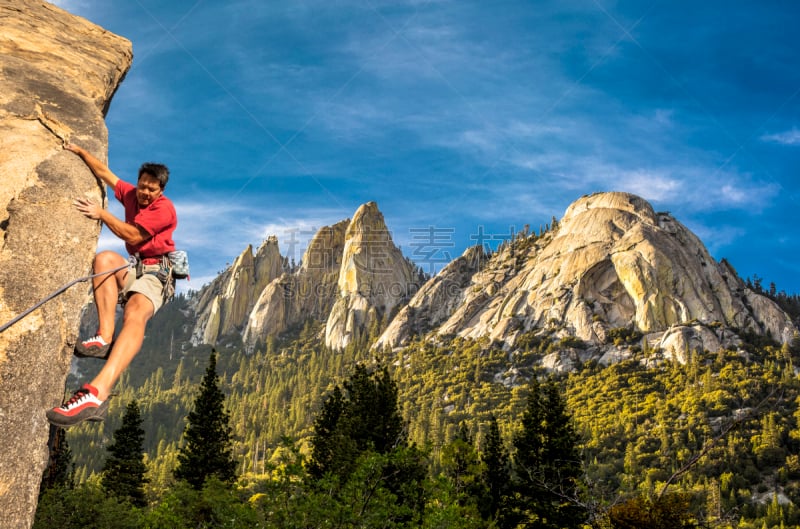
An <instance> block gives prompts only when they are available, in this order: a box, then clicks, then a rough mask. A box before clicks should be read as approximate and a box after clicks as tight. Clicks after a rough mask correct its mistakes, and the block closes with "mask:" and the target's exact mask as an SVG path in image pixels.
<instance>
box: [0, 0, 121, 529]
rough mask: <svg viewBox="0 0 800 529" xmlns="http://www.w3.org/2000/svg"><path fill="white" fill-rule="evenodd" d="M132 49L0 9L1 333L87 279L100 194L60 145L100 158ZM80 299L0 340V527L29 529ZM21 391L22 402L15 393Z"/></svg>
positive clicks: (67, 300)
mask: <svg viewBox="0 0 800 529" xmlns="http://www.w3.org/2000/svg"><path fill="white" fill-rule="evenodd" d="M132 58H133V55H132V51H131V44H130V42H129V41H127V40H126V39H124V38H121V37H118V36H116V35H114V34H112V33H109V32H108V31H105V30H104V29H102V28H100V27H98V26H96V25H94V24H91V23H89V22H87V21H86V20H84V19H82V18H79V17H75V16H73V15H70V14H68V13H67V12H65V11H62V10H61V9H58V8H56V7H54V6H52V5H50V4H47V3H45V2H40V1H31V0H13V1H10V0H0V143H1V144H2V149H0V180H2V182H3V184H2V186H0V204H1V205H2V208H3V213H2V214H0V234H2V239H0V322H2V323H5V322H6V321H9V320H11V319H12V318H13V317H15V316H16V315H17V314H20V313H22V312H23V311H25V310H26V309H27V308H28V307H31V306H32V305H34V304H35V303H36V302H37V301H39V300H41V299H43V298H44V297H45V296H47V295H48V294H49V293H50V292H53V291H55V290H57V289H58V288H59V287H60V286H62V285H64V284H66V283H68V282H70V281H71V280H73V279H75V278H76V271H77V275H83V274H85V273H88V272H89V270H90V269H91V262H92V258H93V256H94V252H95V248H96V245H97V237H98V235H99V232H100V226H99V224H98V223H97V222H94V221H90V220H88V219H85V218H84V217H83V216H82V215H80V214H79V213H78V212H77V211H76V210H75V209H74V207H73V206H72V201H73V199H74V198H75V197H77V196H87V197H90V198H93V199H95V200H103V199H104V198H105V197H104V196H103V190H102V189H101V187H100V186H99V185H98V183H97V181H96V180H95V179H94V177H93V176H92V174H91V173H90V172H89V170H88V169H87V168H86V166H85V165H84V164H83V163H82V162H81V161H80V159H78V158H77V157H76V156H75V155H74V154H72V153H70V152H67V151H64V150H63V149H62V146H63V144H64V143H65V142H66V141H72V142H75V143H79V144H80V145H82V146H84V147H85V148H87V149H89V150H90V151H91V152H93V153H95V154H96V155H97V156H98V157H101V158H103V157H104V156H105V153H106V151H107V132H106V127H105V122H104V119H103V118H104V116H105V113H106V112H107V110H108V107H109V104H110V102H111V98H112V96H113V95H114V92H115V90H116V89H117V86H118V85H119V83H120V82H121V81H122V79H123V77H124V76H125V73H126V72H127V71H128V69H129V67H130V65H131V60H132ZM87 293H88V290H87V288H85V287H74V288H72V289H70V290H68V291H66V292H65V293H64V294H63V295H61V296H59V297H58V299H57V300H54V301H51V302H49V303H47V304H45V305H43V306H42V307H41V308H39V309H37V310H36V311H34V312H33V313H31V314H30V315H28V316H26V317H25V318H24V319H22V320H21V321H19V322H18V323H17V324H15V325H14V326H12V327H10V328H8V329H7V330H6V331H4V332H3V333H2V334H0V385H2V389H3V391H2V392H0V395H2V396H0V410H2V411H0V445H2V447H3V450H2V452H3V456H2V458H0V520H2V521H1V522H0V526H2V527H4V528H26V527H30V525H31V524H32V522H33V515H34V512H35V509H36V500H37V493H38V489H39V482H40V479H41V476H42V471H43V470H44V468H45V465H46V463H47V458H48V450H47V440H48V433H49V430H50V427H49V424H48V423H47V419H46V418H45V410H46V409H48V408H51V407H53V406H56V405H58V404H60V403H61V402H62V398H63V396H64V381H65V378H66V375H67V372H68V370H69V365H70V360H71V358H72V347H73V346H74V344H75V340H76V338H77V336H76V335H77V330H78V324H79V317H80V313H81V307H82V306H83V305H84V304H85V303H86V301H87ZM20 387H24V388H25V391H16V389H17V388H20Z"/></svg>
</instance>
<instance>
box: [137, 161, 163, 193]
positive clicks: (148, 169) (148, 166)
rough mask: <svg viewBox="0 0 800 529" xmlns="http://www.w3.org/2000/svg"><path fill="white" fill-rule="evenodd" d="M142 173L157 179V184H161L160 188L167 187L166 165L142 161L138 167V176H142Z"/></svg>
mask: <svg viewBox="0 0 800 529" xmlns="http://www.w3.org/2000/svg"><path fill="white" fill-rule="evenodd" d="M142 173H147V174H149V175H153V176H154V177H155V178H156V180H158V184H159V185H160V186H161V189H162V190H163V189H164V188H165V187H167V180H169V168H168V167H167V166H166V165H164V164H161V163H151V162H147V163H143V164H142V166H141V167H140V168H139V178H141V177H142Z"/></svg>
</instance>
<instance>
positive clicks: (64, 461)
mask: <svg viewBox="0 0 800 529" xmlns="http://www.w3.org/2000/svg"><path fill="white" fill-rule="evenodd" d="M47 446H48V447H49V449H50V459H49V460H48V462H47V468H45V469H44V473H42V482H41V483H40V485H39V497H40V498H41V496H42V493H44V491H46V490H47V489H51V488H56V487H62V488H65V489H71V488H73V487H74V486H75V463H74V461H73V460H72V450H70V448H69V443H68V442H67V435H66V430H65V429H64V428H59V427H57V426H51V427H50V439H49V440H48V443H47Z"/></svg>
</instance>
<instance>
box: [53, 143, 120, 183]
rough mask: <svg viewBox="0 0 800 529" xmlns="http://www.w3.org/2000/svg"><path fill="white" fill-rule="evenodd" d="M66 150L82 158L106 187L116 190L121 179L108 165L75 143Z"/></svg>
mask: <svg viewBox="0 0 800 529" xmlns="http://www.w3.org/2000/svg"><path fill="white" fill-rule="evenodd" d="M64 148H65V149H67V150H68V151H72V152H74V153H75V154H77V155H78V156H80V157H81V159H82V160H83V162H84V163H85V164H86V166H87V167H89V170H91V171H92V173H93V174H94V175H95V176H96V177H97V178H99V179H100V180H102V181H103V182H104V183H105V184H106V185H108V186H111V189H114V186H116V185H117V181H119V178H118V177H117V175H115V174H114V173H112V172H111V169H109V168H108V166H107V165H106V164H104V163H103V162H101V161H100V160H98V159H97V158H95V157H94V156H92V154H91V153H90V152H89V151H87V150H86V149H84V148H83V147H79V146H77V145H75V144H73V143H70V144H68V145H65V146H64Z"/></svg>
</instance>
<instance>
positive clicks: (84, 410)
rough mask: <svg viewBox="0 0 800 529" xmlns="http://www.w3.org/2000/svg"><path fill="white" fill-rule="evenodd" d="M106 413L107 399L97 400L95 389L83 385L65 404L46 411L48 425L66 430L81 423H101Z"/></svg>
mask: <svg viewBox="0 0 800 529" xmlns="http://www.w3.org/2000/svg"><path fill="white" fill-rule="evenodd" d="M107 412H108V399H106V400H100V399H98V398H97V388H95V387H94V386H90V385H89V384H84V385H83V387H82V388H81V389H79V390H78V391H76V392H75V393H74V394H73V395H72V398H70V399H69V400H68V401H67V402H65V403H64V404H62V405H61V406H59V407H58V408H53V409H52V410H48V411H47V420H48V421H50V424H53V425H55V426H61V427H62V428H67V427H69V426H73V425H76V424H79V423H82V422H83V421H102V420H103V419H105V418H106V413H107Z"/></svg>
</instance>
